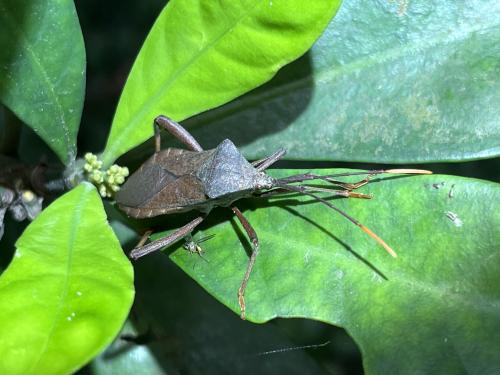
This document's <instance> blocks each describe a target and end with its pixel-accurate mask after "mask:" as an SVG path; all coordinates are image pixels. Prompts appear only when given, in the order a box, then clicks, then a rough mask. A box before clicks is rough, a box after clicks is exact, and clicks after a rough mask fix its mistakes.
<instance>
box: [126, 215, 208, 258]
mask: <svg viewBox="0 0 500 375" xmlns="http://www.w3.org/2000/svg"><path fill="white" fill-rule="evenodd" d="M204 218H205V217H203V216H199V217H197V218H196V219H194V220H193V221H191V222H189V223H187V224H186V225H184V226H183V227H181V228H179V229H177V230H176V231H175V232H173V233H171V234H169V235H168V236H166V237H163V238H160V239H158V240H156V241H153V242H150V243H148V244H147V245H144V246H141V247H136V248H135V249H133V250H132V251H131V252H130V254H129V257H130V258H132V259H134V260H136V259H138V258H140V257H142V256H144V255H146V254H149V253H152V252H153V251H157V250H160V249H161V248H163V247H166V246H170V245H172V244H173V243H175V242H177V241H179V240H180V239H182V238H184V237H185V236H186V235H187V234H188V233H190V232H192V231H193V229H194V228H196V226H197V225H198V224H200V223H201V222H202V221H203V219H204Z"/></svg>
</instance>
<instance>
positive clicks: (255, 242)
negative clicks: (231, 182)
mask: <svg viewBox="0 0 500 375" xmlns="http://www.w3.org/2000/svg"><path fill="white" fill-rule="evenodd" d="M231 209H232V210H233V212H234V213H235V214H236V217H237V218H238V220H239V221H240V223H241V225H243V228H244V229H245V231H246V232H247V235H248V237H249V239H250V242H251V243H252V255H250V259H249V260H248V265H247V270H246V271H245V276H244V277H243V280H242V281H241V285H240V287H239V289H238V303H239V305H240V312H241V313H240V317H241V319H243V320H245V310H246V305H245V289H246V287H247V284H248V279H249V278H250V274H251V273H252V269H253V266H254V264H255V260H256V259H257V255H259V238H258V237H257V233H256V232H255V230H254V229H253V227H252V225H251V224H250V223H249V222H248V220H247V219H246V217H245V216H243V214H242V213H241V211H240V210H239V209H238V207H236V206H233V207H231Z"/></svg>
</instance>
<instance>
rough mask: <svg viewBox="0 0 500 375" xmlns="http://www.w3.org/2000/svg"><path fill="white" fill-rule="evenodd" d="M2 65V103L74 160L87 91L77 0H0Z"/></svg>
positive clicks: (67, 158) (63, 155) (62, 156)
mask: <svg viewBox="0 0 500 375" xmlns="http://www.w3.org/2000/svg"><path fill="white" fill-rule="evenodd" d="M0 68H1V69H2V74H0V101H2V102H3V103H4V104H5V105H6V106H7V107H9V109H10V110H12V111H13V112H14V113H15V114H16V115H17V116H18V117H19V118H20V119H21V120H22V121H24V122H25V123H26V124H27V125H29V126H30V127H31V128H33V130H34V131H35V132H36V133H37V134H38V135H39V136H40V137H41V138H43V140H44V141H45V142H47V144H48V145H49V146H50V147H51V148H52V149H53V150H54V152H55V153H56V154H57V155H58V156H59V158H60V159H61V160H62V161H63V162H64V163H66V164H67V163H70V162H72V161H73V160H74V158H75V155H76V135H77V133H78V125H79V123H80V117H81V113H82V107H83V98H84V91H85V48H84V44H83V37H82V32H81V30H80V25H79V22H78V17H77V15H76V10H75V5H74V3H73V1H70V0H49V1H47V0H43V1H42V0H0Z"/></svg>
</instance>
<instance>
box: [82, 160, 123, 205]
mask: <svg viewBox="0 0 500 375" xmlns="http://www.w3.org/2000/svg"><path fill="white" fill-rule="evenodd" d="M83 169H84V170H85V174H86V175H87V178H88V180H89V181H90V182H92V183H93V184H94V185H95V186H97V189H98V190H99V194H101V197H103V198H106V197H107V198H110V197H112V196H113V195H114V194H115V193H116V192H117V191H118V190H120V185H121V184H123V183H124V182H125V177H127V176H128V174H129V172H128V168H127V167H120V166H118V165H116V164H113V165H112V166H111V167H109V169H107V170H103V169H102V161H101V160H99V159H98V158H97V156H96V155H94V154H92V153H90V152H87V153H86V154H85V165H84V166H83Z"/></svg>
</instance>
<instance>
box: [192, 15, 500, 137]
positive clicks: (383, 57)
mask: <svg viewBox="0 0 500 375" xmlns="http://www.w3.org/2000/svg"><path fill="white" fill-rule="evenodd" d="M499 25H500V23H493V24H492V25H490V26H488V27H484V25H483V26H477V27H473V26H472V27H469V28H467V29H465V31H464V30H461V32H454V33H449V34H439V35H438V36H436V38H431V39H428V40H425V42H423V43H418V44H411V45H410V44H405V45H401V46H398V47H394V48H390V49H386V50H383V51H380V52H378V53H375V54H372V55H367V56H364V57H361V58H358V59H356V60H353V61H350V62H348V63H347V64H343V65H340V66H336V67H335V68H334V69H327V68H325V69H322V70H320V71H317V73H315V74H314V75H313V74H310V75H308V76H305V77H301V78H300V79H297V80H295V81H287V82H285V83H283V84H281V85H279V86H274V87H270V88H269V89H267V90H261V91H259V92H257V93H255V94H254V93H251V94H249V95H245V96H243V97H241V98H239V99H238V100H237V101H236V102H234V104H231V103H230V104H229V105H227V106H226V107H225V108H224V110H221V111H220V112H219V113H214V115H213V116H210V113H209V114H208V115H207V116H206V117H204V118H203V120H204V121H199V122H193V128H195V127H198V126H203V125H205V124H207V123H210V122H214V121H217V120H218V119H220V118H225V117H226V116H225V114H226V113H227V112H230V113H235V112H240V111H241V109H245V108H249V107H252V106H257V105H259V104H260V103H262V102H266V101H269V100H271V99H275V98H278V97H281V96H283V95H284V94H285V93H286V94H289V93H290V92H293V91H299V90H302V89H304V88H305V87H306V86H307V85H310V84H311V83H313V82H318V83H319V84H323V85H328V84H330V83H331V81H333V80H334V79H335V78H337V77H338V76H343V75H350V74H352V73H355V72H357V71H359V70H365V69H368V68H370V67H372V66H376V65H380V64H384V63H387V62H388V61H394V60H396V59H398V58H400V57H401V56H406V55H407V54H408V55H410V54H411V53H412V52H416V51H421V50H429V49H432V48H435V47H436V45H440V43H445V42H447V41H451V42H460V41H462V40H466V39H467V38H469V37H470V36H471V35H472V34H473V33H476V32H478V31H485V30H490V29H493V28H495V27H498V26H499ZM456 35H460V36H461V37H459V38H455V36H456ZM228 107H229V108H230V111H227V110H226V109H228ZM215 112H217V110H216V111H215Z"/></svg>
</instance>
